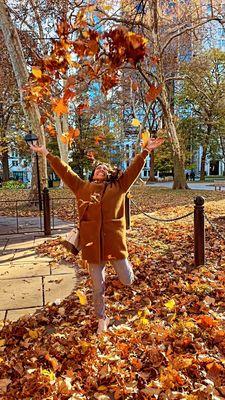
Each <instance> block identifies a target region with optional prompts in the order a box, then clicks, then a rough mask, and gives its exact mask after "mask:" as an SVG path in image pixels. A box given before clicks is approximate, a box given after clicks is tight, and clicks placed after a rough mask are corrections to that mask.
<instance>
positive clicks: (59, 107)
mask: <svg viewBox="0 0 225 400" xmlns="http://www.w3.org/2000/svg"><path fill="white" fill-rule="evenodd" d="M52 108H53V111H54V112H55V113H56V114H57V115H58V116H59V117H60V115H63V114H67V113H68V107H67V105H66V104H65V103H64V100H63V99H60V100H58V101H55V102H54V105H53V107H52Z"/></svg>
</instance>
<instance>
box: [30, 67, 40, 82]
mask: <svg viewBox="0 0 225 400" xmlns="http://www.w3.org/2000/svg"><path fill="white" fill-rule="evenodd" d="M32 74H33V75H34V76H35V78H38V79H39V78H41V77H42V72H41V70H40V68H39V67H32Z"/></svg>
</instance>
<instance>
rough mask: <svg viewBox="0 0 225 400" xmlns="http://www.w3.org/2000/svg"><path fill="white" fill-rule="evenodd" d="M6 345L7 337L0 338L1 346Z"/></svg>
mask: <svg viewBox="0 0 225 400" xmlns="http://www.w3.org/2000/svg"><path fill="white" fill-rule="evenodd" d="M2 346H5V339H0V347H2Z"/></svg>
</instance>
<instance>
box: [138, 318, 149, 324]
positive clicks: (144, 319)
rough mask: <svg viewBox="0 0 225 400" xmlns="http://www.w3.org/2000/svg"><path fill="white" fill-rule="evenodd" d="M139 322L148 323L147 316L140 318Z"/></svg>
mask: <svg viewBox="0 0 225 400" xmlns="http://www.w3.org/2000/svg"><path fill="white" fill-rule="evenodd" d="M140 322H141V323H142V324H143V325H148V324H149V320H148V319H147V318H141V319H140Z"/></svg>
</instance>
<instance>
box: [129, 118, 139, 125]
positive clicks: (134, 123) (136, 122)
mask: <svg viewBox="0 0 225 400" xmlns="http://www.w3.org/2000/svg"><path fill="white" fill-rule="evenodd" d="M131 125H132V126H140V125H141V123H140V121H139V120H138V119H137V118H134V119H133V121H132V122H131Z"/></svg>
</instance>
